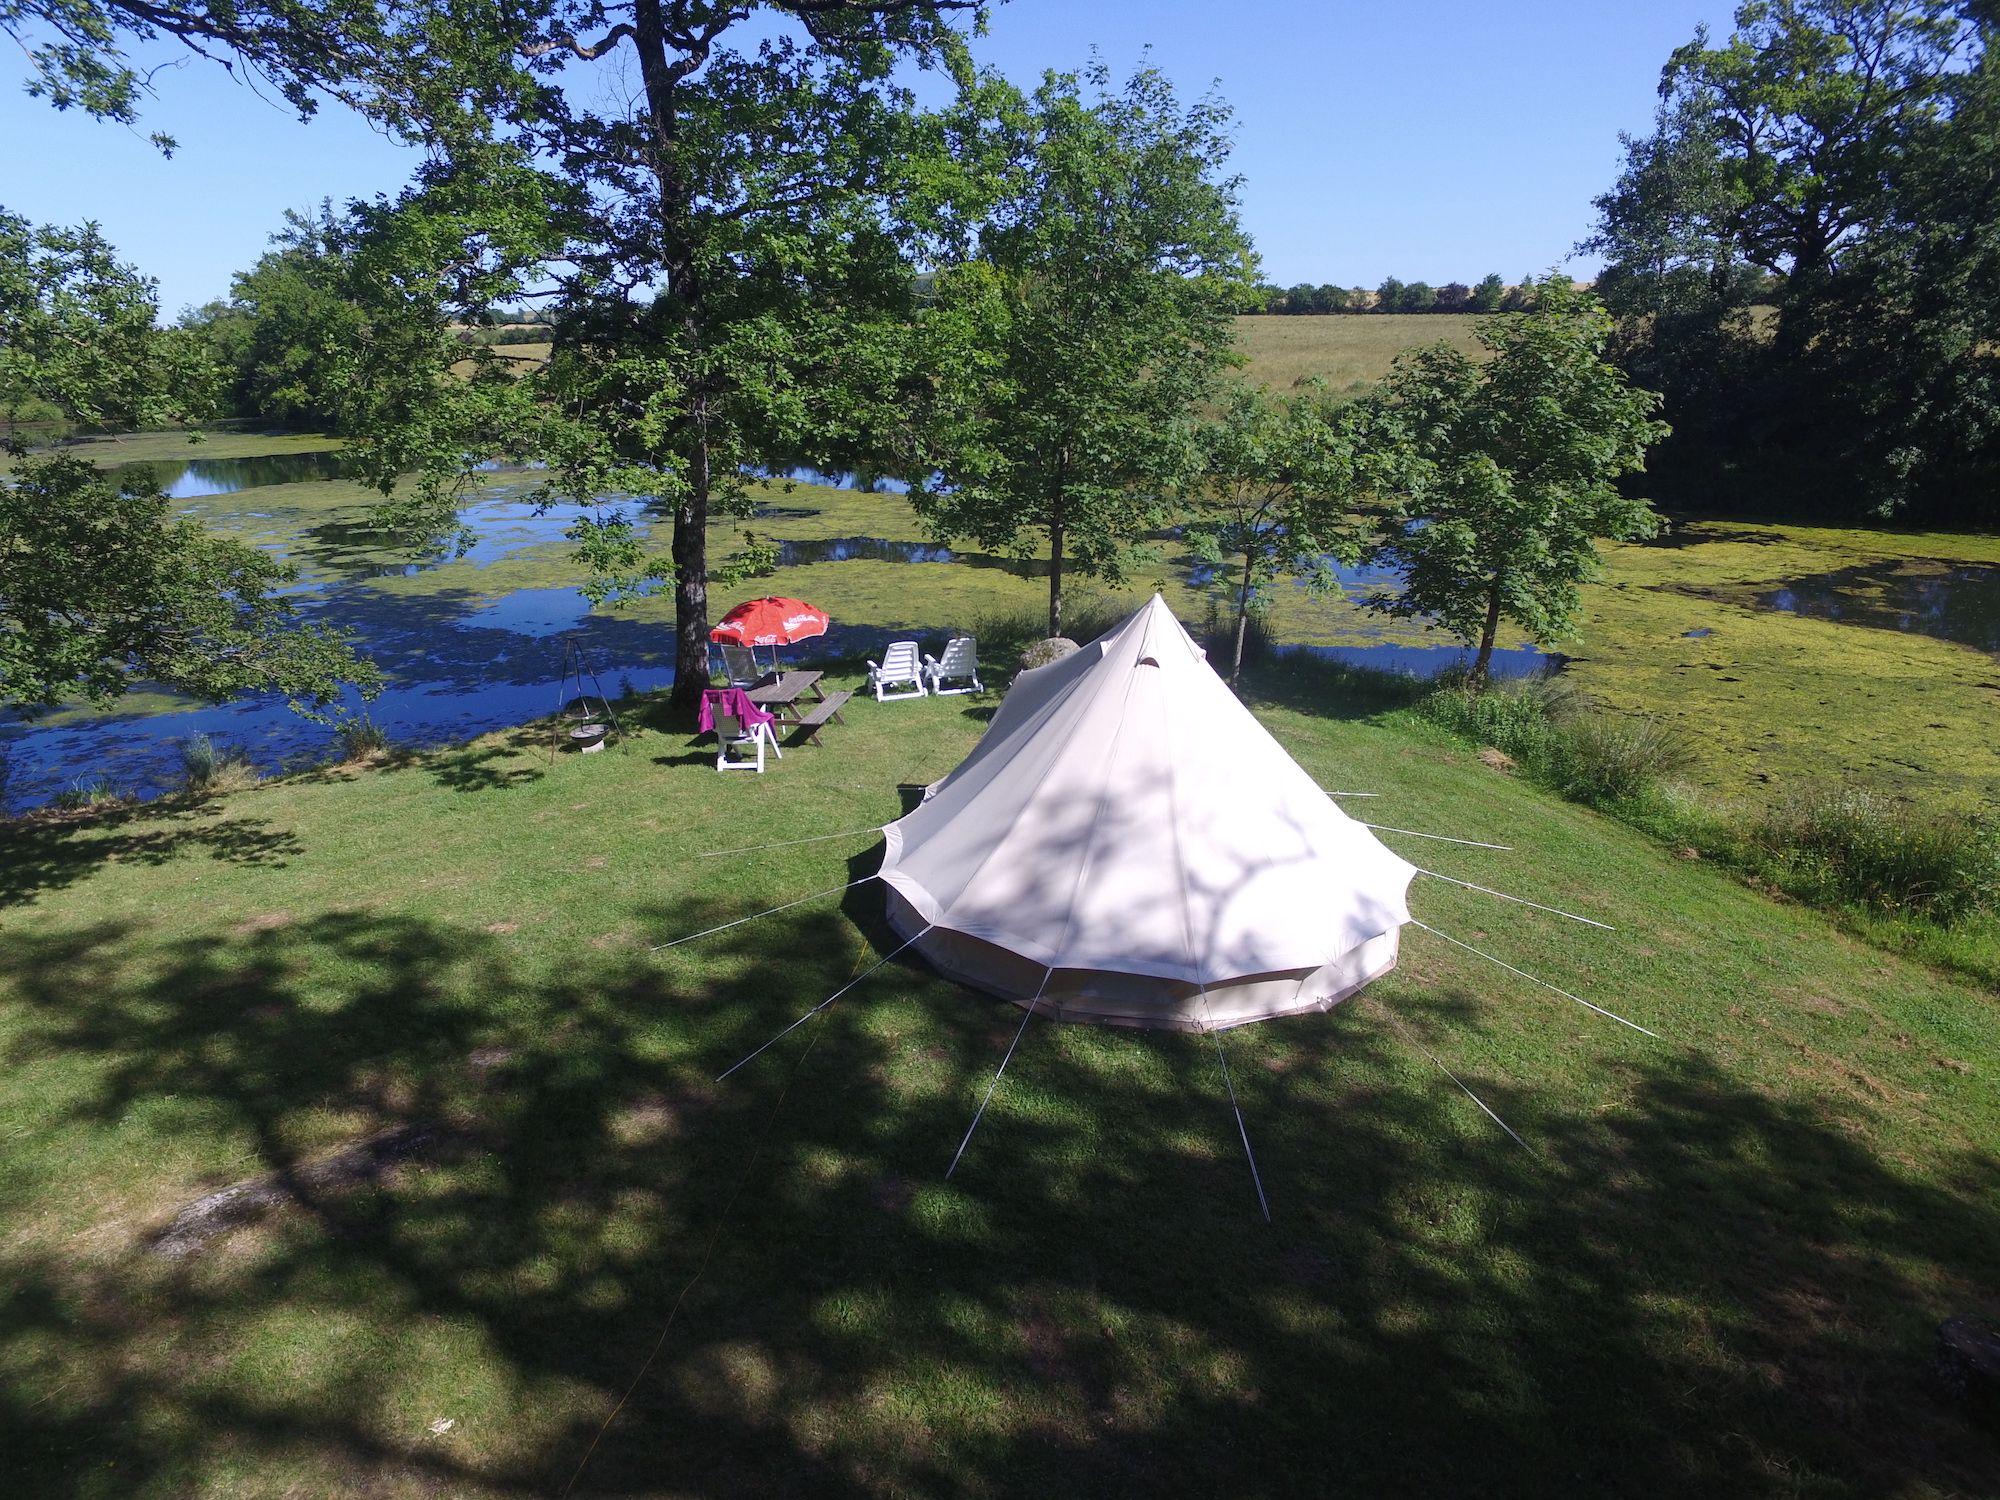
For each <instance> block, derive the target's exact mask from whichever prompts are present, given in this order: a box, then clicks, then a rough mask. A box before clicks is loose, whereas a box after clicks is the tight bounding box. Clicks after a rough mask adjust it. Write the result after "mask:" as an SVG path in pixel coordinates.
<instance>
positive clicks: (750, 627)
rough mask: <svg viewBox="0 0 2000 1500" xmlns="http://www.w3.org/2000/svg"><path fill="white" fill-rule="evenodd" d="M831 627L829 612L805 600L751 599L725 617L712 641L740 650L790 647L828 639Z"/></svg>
mask: <svg viewBox="0 0 2000 1500" xmlns="http://www.w3.org/2000/svg"><path fill="white" fill-rule="evenodd" d="M829 623H831V622H830V621H829V620H828V619H827V617H826V611H825V610H823V609H818V608H815V607H814V606H813V605H810V604H808V603H806V602H805V600H803V599H787V598H784V597H783V596H779V597H777V598H772V599H751V600H749V601H747V602H746V603H743V604H739V605H737V606H736V608H734V609H732V610H731V611H730V612H729V613H728V614H726V615H724V616H723V617H722V622H721V623H720V624H719V625H717V626H716V627H715V628H714V629H713V630H711V631H709V633H708V638H709V639H710V640H711V641H723V642H725V643H727V644H730V645H736V646H789V645H791V644H792V643H793V642H794V641H802V640H805V639H806V638H807V637H808V636H814V635H825V634H826V627H827V625H828V624H829Z"/></svg>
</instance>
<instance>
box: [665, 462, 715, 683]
mask: <svg viewBox="0 0 2000 1500" xmlns="http://www.w3.org/2000/svg"><path fill="white" fill-rule="evenodd" d="M708 488H709V472H708V443H707V442H706V440H704V439H702V438H699V437H697V438H696V440H695V444H694V451H693V453H692V454H690V455H689V461H688V470H687V488H686V490H684V491H683V492H682V494H681V497H680V500H679V501H678V502H677V503H676V504H675V506H674V541H673V553H674V690H673V692H672V694H671V695H669V697H668V699H667V702H668V703H669V704H670V705H671V706H672V707H674V708H679V709H693V708H699V707H700V706H701V693H702V689H703V688H705V687H707V686H708Z"/></svg>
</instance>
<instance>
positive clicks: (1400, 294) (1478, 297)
mask: <svg viewBox="0 0 2000 1500" xmlns="http://www.w3.org/2000/svg"><path fill="white" fill-rule="evenodd" d="M1532 283H1533V278H1531V277H1523V278H1522V279H1521V282H1520V283H1519V284H1518V285H1514V286H1509V285H1508V284H1507V283H1506V282H1505V281H1503V280H1501V278H1500V277H1499V276H1498V275H1491V276H1486V277H1484V278H1482V279H1481V280H1480V281H1478V282H1477V283H1475V284H1474V285H1472V286H1467V285H1466V284H1465V283H1464V282H1462V281H1448V282H1446V283H1445V284H1444V285H1443V286H1432V285H1431V284H1430V283H1429V282H1428V281H1398V280H1397V279H1396V278H1395V277H1394V276H1390V277H1387V278H1385V279H1384V280H1383V282H1382V284H1381V285H1380V286H1378V287H1375V288H1373V289H1370V288H1368V287H1365V286H1335V285H1334V284H1333V283H1332V282H1328V283H1327V284H1326V285H1324V286H1314V285H1312V284H1311V283H1310V282H1304V281H1302V282H1300V283H1299V284H1298V285H1297V286H1289V287H1286V286H1276V285H1274V284H1272V283H1270V282H1265V283H1262V284H1260V285H1258V286H1256V287H1254V288H1252V289H1251V291H1250V293H1249V295H1248V296H1247V297H1246V298H1245V299H1244V304H1243V307H1242V311H1244V312H1246V313H1293V314H1298V313H1496V312H1520V311H1523V310H1524V309H1526V308H1527V307H1528V306H1529V305H1530V299H1531V298H1532V296H1533V293H1534V287H1533V284H1532Z"/></svg>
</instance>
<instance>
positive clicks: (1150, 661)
mask: <svg viewBox="0 0 2000 1500" xmlns="http://www.w3.org/2000/svg"><path fill="white" fill-rule="evenodd" d="M1159 664H1160V659H1159V658H1158V657H1157V656H1142V657H1140V658H1139V660H1138V662H1137V665H1139V666H1142V667H1157V666H1158V665H1159Z"/></svg>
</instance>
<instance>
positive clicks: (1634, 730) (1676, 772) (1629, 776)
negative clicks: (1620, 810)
mask: <svg viewBox="0 0 2000 1500" xmlns="http://www.w3.org/2000/svg"><path fill="white" fill-rule="evenodd" d="M1544 753H1545V755H1546V756H1547V760H1548V765H1547V772H1546V774H1547V777H1548V779H1549V780H1550V782H1551V783H1552V784H1553V785H1554V786H1555V787H1556V789H1557V790H1558V791H1560V792H1561V793H1562V794H1563V795H1564V796H1566V797H1570V798H1573V799H1574V800H1576V801H1578V802H1584V803H1588V804H1590V805H1591V806H1602V805H1604V804H1606V803H1612V802H1634V801H1637V800H1639V799H1640V798H1642V797H1645V796H1647V795H1649V794H1651V793H1653V792H1654V791H1656V790H1657V789H1658V788H1659V786H1660V785H1661V784H1662V783H1663V782H1666V781H1669V780H1671V779H1672V778H1674V777H1676V776H1680V775H1684V774H1685V773H1686V772H1687V771H1688V770H1689V769H1690V768H1691V767H1692V766H1693V765H1694V759H1695V757H1694V748H1693V746H1691V745H1689V744H1688V742H1687V740H1686V738H1685V737H1683V736H1682V735H1681V734H1680V733H1679V732H1678V731H1676V730H1675V729H1674V728H1673V727H1672V726H1670V725H1668V724H1666V723H1664V722H1663V721H1661V720H1659V719H1633V718H1626V717H1624V716H1622V715H1611V714H1605V713H1590V714H1581V715H1578V716H1576V717H1575V718H1574V719H1569V720H1558V721H1557V724H1556V733H1555V734H1554V735H1553V736H1551V738H1550V740H1549V743H1548V748H1547V750H1546V751H1545V752H1544Z"/></svg>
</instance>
